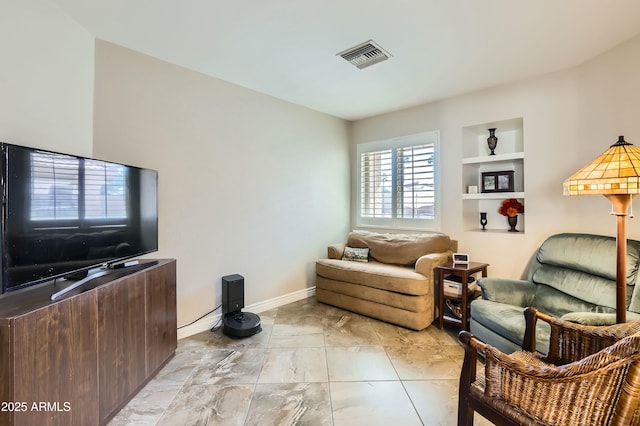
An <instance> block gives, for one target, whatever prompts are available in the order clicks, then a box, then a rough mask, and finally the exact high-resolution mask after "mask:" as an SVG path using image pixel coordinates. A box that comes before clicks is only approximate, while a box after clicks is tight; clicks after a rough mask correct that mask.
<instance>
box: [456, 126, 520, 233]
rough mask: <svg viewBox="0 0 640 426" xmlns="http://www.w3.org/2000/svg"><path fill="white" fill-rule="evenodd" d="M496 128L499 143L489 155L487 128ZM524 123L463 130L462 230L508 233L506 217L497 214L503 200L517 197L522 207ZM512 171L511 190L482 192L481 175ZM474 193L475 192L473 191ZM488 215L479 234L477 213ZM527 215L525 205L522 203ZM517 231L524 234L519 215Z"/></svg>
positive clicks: (464, 128)
mask: <svg viewBox="0 0 640 426" xmlns="http://www.w3.org/2000/svg"><path fill="white" fill-rule="evenodd" d="M491 128H495V129H496V131H495V135H496V136H497V137H498V144H497V146H496V148H495V150H494V152H495V155H491V150H490V149H489V146H488V144H487V138H488V137H489V129H491ZM523 133H524V120H523V119H522V118H512V119H507V120H501V121H494V122H488V123H481V124H475V125H471V126H466V127H463V128H462V161H461V163H462V185H463V187H462V203H463V213H462V214H463V218H462V223H463V227H464V230H465V231H479V232H486V233H494V232H497V233H502V232H505V233H506V232H508V231H507V230H508V229H509V226H508V224H507V219H506V217H504V216H502V215H500V214H499V213H498V208H499V207H500V204H501V203H502V200H504V199H506V198H516V199H518V200H519V201H520V202H521V203H523V204H525V202H524V201H525V188H524V187H525V185H524V163H525V150H524V135H523ZM503 171H508V172H513V189H514V190H513V191H511V192H482V182H481V176H482V173H485V172H503ZM474 190H475V192H474ZM481 212H485V213H487V226H486V228H487V229H486V230H485V231H482V227H481V225H480V213H481ZM525 212H526V204H525ZM517 229H518V231H520V232H517V233H516V232H509V233H510V234H514V235H519V234H523V233H524V230H525V215H524V214H520V215H518V225H517Z"/></svg>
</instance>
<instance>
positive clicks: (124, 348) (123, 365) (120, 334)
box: [98, 272, 146, 422]
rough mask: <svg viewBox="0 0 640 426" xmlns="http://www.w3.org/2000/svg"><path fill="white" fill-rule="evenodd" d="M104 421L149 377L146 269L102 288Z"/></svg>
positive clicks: (100, 338) (100, 336)
mask: <svg viewBox="0 0 640 426" xmlns="http://www.w3.org/2000/svg"><path fill="white" fill-rule="evenodd" d="M98 294H99V295H98V318H99V319H98V353H99V359H100V364H99V373H98V374H99V381H100V388H99V395H100V421H101V422H104V421H105V420H106V419H107V418H110V417H112V416H113V415H115V413H116V412H117V411H118V410H120V409H121V408H122V407H123V406H124V405H125V404H126V403H127V401H129V399H130V398H131V396H132V395H133V394H134V393H135V392H136V391H137V390H138V388H139V386H140V384H141V383H143V382H144V381H145V378H146V374H145V349H144V348H145V273H144V272H143V273H134V274H132V275H129V276H126V277H123V278H120V279H117V280H114V281H113V282H111V283H109V284H108V285H105V286H103V287H100V288H99V289H98Z"/></svg>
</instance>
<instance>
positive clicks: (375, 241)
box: [347, 231, 451, 265]
mask: <svg viewBox="0 0 640 426" xmlns="http://www.w3.org/2000/svg"><path fill="white" fill-rule="evenodd" d="M450 244H451V239H450V238H449V236H448V235H446V234H442V233H440V232H430V233H420V234H379V233H375V232H367V231H353V232H351V233H350V234H349V238H348V240H347V246H349V247H360V248H365V247H368V248H369V256H371V257H372V258H374V259H376V260H377V261H379V262H382V263H393V264H397V265H413V264H414V263H415V262H416V260H418V258H419V257H421V256H423V255H425V254H429V253H442V252H444V251H446V250H448V248H449V246H450Z"/></svg>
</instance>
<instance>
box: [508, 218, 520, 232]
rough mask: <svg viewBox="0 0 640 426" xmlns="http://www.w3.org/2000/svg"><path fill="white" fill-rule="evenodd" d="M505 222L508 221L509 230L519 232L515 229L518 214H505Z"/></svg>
mask: <svg viewBox="0 0 640 426" xmlns="http://www.w3.org/2000/svg"><path fill="white" fill-rule="evenodd" d="M507 222H509V226H510V227H511V228H509V232H520V231H518V230H517V229H516V225H517V224H518V215H515V216H507Z"/></svg>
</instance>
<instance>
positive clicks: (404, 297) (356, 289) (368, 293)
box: [316, 276, 433, 312]
mask: <svg viewBox="0 0 640 426" xmlns="http://www.w3.org/2000/svg"><path fill="white" fill-rule="evenodd" d="M318 289H322V290H327V291H332V292H334V293H341V294H346V295H347V296H351V297H355V298H357V299H362V300H368V301H370V302H375V303H378V304H381V305H388V306H393V307H394V308H399V309H403V310H405V311H410V312H425V311H426V310H427V308H429V306H431V305H433V303H429V301H430V300H431V299H430V298H431V297H432V296H431V295H430V294H429V295H422V296H414V295H410V294H402V293H396V292H395V291H386V290H380V289H379V288H374V287H369V286H364V285H360V284H352V283H347V282H344V281H335V280H331V279H328V278H325V277H321V276H317V277H316V291H317V290H318Z"/></svg>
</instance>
